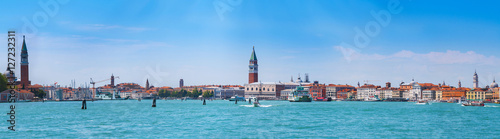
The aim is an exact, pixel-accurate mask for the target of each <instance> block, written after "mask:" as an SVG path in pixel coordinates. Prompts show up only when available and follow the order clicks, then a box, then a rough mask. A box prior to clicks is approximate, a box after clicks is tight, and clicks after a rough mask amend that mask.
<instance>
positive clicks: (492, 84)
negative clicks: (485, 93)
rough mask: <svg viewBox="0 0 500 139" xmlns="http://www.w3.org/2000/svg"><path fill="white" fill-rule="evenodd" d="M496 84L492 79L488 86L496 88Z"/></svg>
mask: <svg viewBox="0 0 500 139" xmlns="http://www.w3.org/2000/svg"><path fill="white" fill-rule="evenodd" d="M497 87H498V84H497V83H496V82H495V80H493V83H491V84H490V88H497Z"/></svg>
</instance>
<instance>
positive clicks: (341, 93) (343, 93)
mask: <svg viewBox="0 0 500 139" xmlns="http://www.w3.org/2000/svg"><path fill="white" fill-rule="evenodd" d="M335 94H337V96H336V99H338V100H346V99H353V94H354V89H343V90H338V91H337V92H336V93H335Z"/></svg>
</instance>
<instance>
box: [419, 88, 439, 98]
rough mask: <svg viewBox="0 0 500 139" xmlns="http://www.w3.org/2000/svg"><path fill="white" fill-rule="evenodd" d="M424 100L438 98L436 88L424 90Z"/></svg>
mask: <svg viewBox="0 0 500 139" xmlns="http://www.w3.org/2000/svg"><path fill="white" fill-rule="evenodd" d="M422 99H423V100H436V89H435V88H433V89H425V90H423V91H422Z"/></svg>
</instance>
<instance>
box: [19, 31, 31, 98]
mask: <svg viewBox="0 0 500 139" xmlns="http://www.w3.org/2000/svg"><path fill="white" fill-rule="evenodd" d="M28 64H29V63H28V49H27V48H26V40H25V37H24V36H23V48H22V50H21V87H23V88H27V87H28V86H30V85H31V81H30V78H29V70H28Z"/></svg>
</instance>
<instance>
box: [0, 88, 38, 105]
mask: <svg viewBox="0 0 500 139" xmlns="http://www.w3.org/2000/svg"><path fill="white" fill-rule="evenodd" d="M10 90H12V89H7V90H5V91H3V92H0V102H8V100H9V97H10V95H11V94H10ZM14 92H15V94H16V96H17V97H16V102H17V101H30V100H33V98H34V97H35V94H34V93H32V92H30V91H28V90H19V89H18V90H14Z"/></svg>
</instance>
